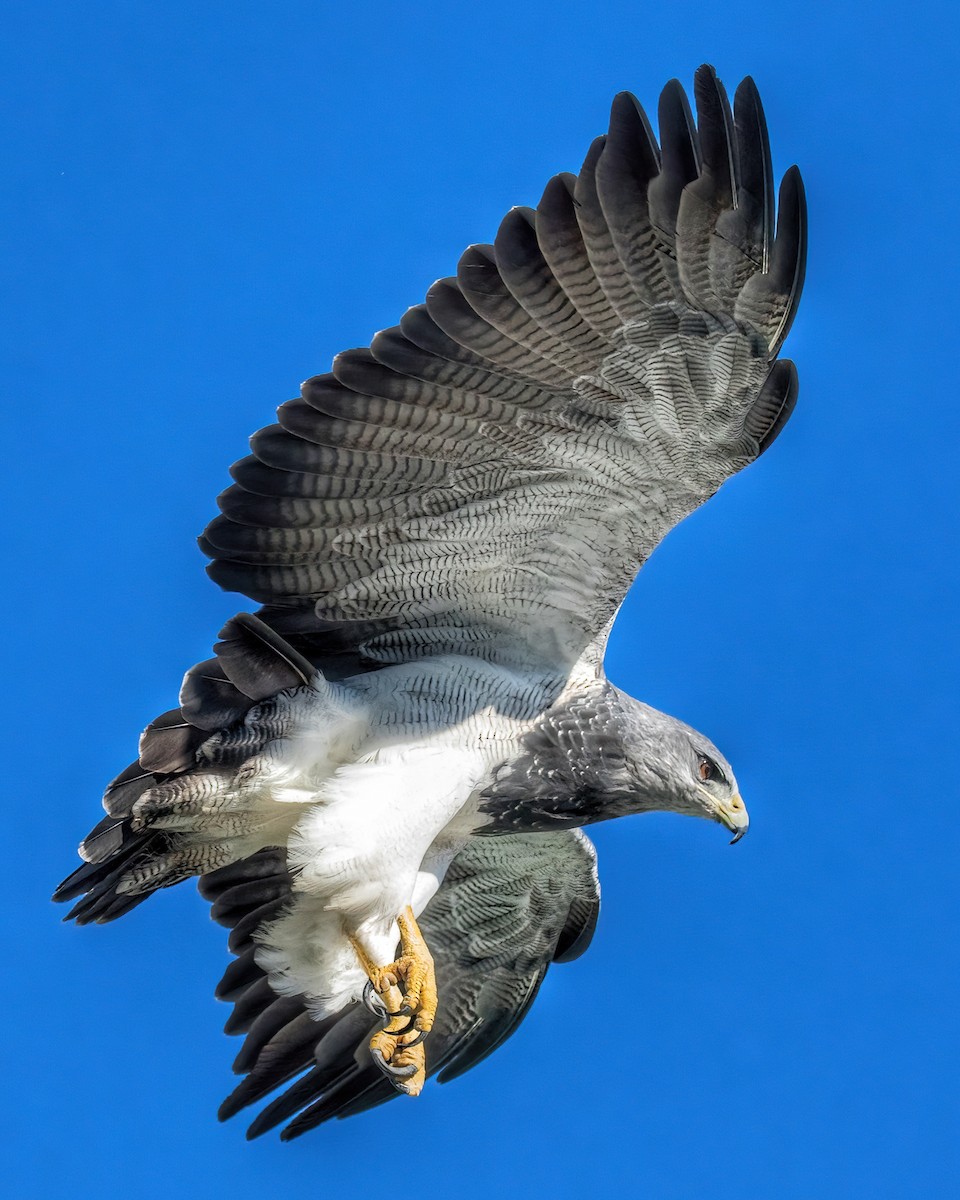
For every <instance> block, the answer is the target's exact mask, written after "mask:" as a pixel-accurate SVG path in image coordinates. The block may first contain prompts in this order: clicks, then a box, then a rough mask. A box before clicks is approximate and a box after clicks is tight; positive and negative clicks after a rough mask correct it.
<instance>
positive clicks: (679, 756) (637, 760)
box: [624, 699, 750, 844]
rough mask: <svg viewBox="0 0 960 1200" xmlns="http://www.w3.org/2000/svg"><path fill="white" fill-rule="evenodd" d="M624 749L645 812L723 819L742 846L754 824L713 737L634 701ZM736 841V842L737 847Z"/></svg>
mask: <svg viewBox="0 0 960 1200" xmlns="http://www.w3.org/2000/svg"><path fill="white" fill-rule="evenodd" d="M625 715H626V717H627V721H626V725H627V733H626V736H625V738H624V743H625V745H624V748H625V750H626V751H627V761H628V766H629V769H630V772H631V774H632V775H633V776H634V778H635V780H636V784H637V788H638V794H639V796H640V798H641V802H640V805H639V808H640V810H641V811H644V812H649V811H663V812H675V813H683V814H685V815H686V816H691V817H706V818H707V819H708V820H710V821H717V822H718V823H719V824H721V825H724V826H725V827H726V828H727V829H729V830H730V832H731V833H732V834H733V838H732V842H739V840H740V839H741V838H742V837H743V835H744V834H745V833H746V832H747V829H748V828H749V826H750V818H749V816H748V815H747V809H746V806H745V805H744V803H743V800H742V799H741V798H740V789H739V787H738V786H737V781H736V778H735V777H734V774H733V768H732V767H731V766H730V764H729V763H728V762H727V760H726V759H725V758H724V756H723V755H722V754H721V753H720V751H719V750H718V749H717V748H716V746H714V744H713V743H712V742H711V741H710V739H709V738H706V737H704V736H703V734H702V733H698V732H697V731H696V730H695V729H691V728H690V726H689V725H685V724H684V723H683V722H682V721H678V720H677V719H676V718H675V717H670V716H667V714H666V713H662V712H658V711H657V710H656V709H655V708H650V707H649V705H646V704H641V703H640V702H639V701H636V700H632V699H630V700H629V702H628V703H627V704H626V705H625ZM732 842H731V844H732Z"/></svg>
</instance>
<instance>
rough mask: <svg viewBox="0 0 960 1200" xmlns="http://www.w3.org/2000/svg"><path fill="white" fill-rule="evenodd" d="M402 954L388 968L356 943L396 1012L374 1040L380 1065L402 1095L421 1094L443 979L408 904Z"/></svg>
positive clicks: (369, 973) (378, 988)
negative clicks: (427, 1039) (426, 1047)
mask: <svg viewBox="0 0 960 1200" xmlns="http://www.w3.org/2000/svg"><path fill="white" fill-rule="evenodd" d="M397 925H398V926H399V929H400V956H399V957H398V958H397V960H396V961H395V962H392V963H389V964H388V965H387V966H379V965H378V964H376V963H374V962H372V961H371V960H370V958H369V956H368V955H367V953H366V951H365V949H364V948H363V946H362V945H361V944H360V943H359V941H358V940H357V939H356V938H354V937H352V936H351V938H350V941H351V942H352V944H353V948H354V950H355V951H356V953H357V958H358V959H359V960H360V964H361V966H362V967H363V969H364V971H365V972H366V975H367V978H368V979H369V980H370V982H371V984H372V985H373V988H374V990H375V991H376V993H377V995H378V996H379V997H380V1000H381V1001H382V1003H383V1005H384V1008H385V1009H386V1011H387V1012H388V1013H391V1014H394V1015H392V1016H390V1017H389V1018H388V1020H387V1023H386V1025H385V1026H384V1027H383V1029H378V1030H377V1032H376V1033H374V1035H373V1036H372V1037H371V1039H370V1053H371V1054H372V1055H373V1059H374V1061H375V1062H376V1063H377V1065H378V1066H379V1067H380V1068H381V1070H383V1071H384V1073H385V1074H386V1075H388V1076H389V1077H390V1080H391V1082H392V1083H393V1085H394V1087H396V1088H397V1090H398V1091H401V1092H405V1093H406V1094H407V1095H408V1096H417V1095H419V1094H420V1091H421V1090H422V1088H423V1085H424V1082H425V1080H426V1055H425V1052H424V1047H423V1044H422V1042H423V1038H424V1037H425V1036H426V1034H428V1033H429V1032H430V1030H431V1029H432V1028H433V1022H434V1019H435V1017H436V1013H437V1001H438V997H437V977H436V973H435V971H434V966H433V955H432V954H431V953H430V950H429V948H428V947H427V943H426V942H425V941H424V940H423V934H422V933H421V932H420V927H419V926H418V925H417V921H416V918H415V917H414V915H413V910H412V909H411V908H410V907H409V906H408V907H407V908H405V909H404V910H403V912H402V913H401V914H400V915H399V917H397Z"/></svg>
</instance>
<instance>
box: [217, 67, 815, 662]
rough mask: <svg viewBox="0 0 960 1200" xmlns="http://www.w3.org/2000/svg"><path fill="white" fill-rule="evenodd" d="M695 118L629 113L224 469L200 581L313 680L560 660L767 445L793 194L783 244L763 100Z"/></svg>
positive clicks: (796, 186)
mask: <svg viewBox="0 0 960 1200" xmlns="http://www.w3.org/2000/svg"><path fill="white" fill-rule="evenodd" d="M695 97H696V106H697V122H696V123H694V120H693V118H692V116H691V112H690V108H689V105H688V103H687V100H686V97H685V95H684V92H683V90H682V88H681V87H680V85H679V83H677V82H676V81H673V82H671V83H670V84H668V85H667V87H666V88H665V89H664V91H663V94H662V96H661V98H660V105H659V123H660V145H658V144H657V140H656V138H655V137H654V135H653V132H652V130H651V128H650V124H649V122H648V121H647V118H646V116H645V114H644V113H643V110H642V109H641V108H640V106H639V105H638V104H637V102H636V100H635V99H634V98H633V97H632V96H631V95H629V94H627V93H622V94H621V95H619V96H617V97H616V99H615V100H614V103H613V110H612V115H611V121H610V128H609V131H608V133H607V134H606V136H605V137H600V138H598V139H597V140H596V141H595V142H594V143H593V145H592V146H591V147H590V150H589V153H588V154H587V157H586V160H585V162H584V164H583V167H582V169H581V171H580V174H579V176H577V177H574V176H572V175H558V176H556V177H554V178H553V179H552V180H551V181H550V182H549V184H548V185H547V187H546V190H545V191H544V194H543V198H542V199H541V201H540V203H539V205H538V206H537V209H536V210H535V211H534V210H531V209H525V208H515V209H513V210H512V211H511V212H509V213H508V214H507V216H506V217H505V218H504V221H503V223H502V224H501V226H500V230H499V232H498V234H497V237H496V240H495V242H494V244H493V245H492V246H489V245H483V246H471V247H470V248H469V249H468V250H467V251H466V253H465V254H464V255H463V257H462V258H461V260H460V263H459V266H458V270H457V275H456V277H455V278H450V279H442V280H440V281H438V282H437V283H436V284H434V286H433V287H432V288H431V289H430V291H429V293H428V295H427V298H426V303H425V304H421V305H418V306H416V307H414V308H412V309H410V310H408V312H407V313H406V314H405V316H404V317H403V319H402V320H401V322H400V325H399V326H397V327H396V328H393V329H388V330H385V331H383V332H381V333H378V334H377V336H376V337H375V338H374V339H373V342H372V344H371V346H370V348H369V349H361V350H350V351H347V352H346V353H344V354H341V355H339V356H338V357H337V358H336V360H335V361H334V364H333V370H332V372H331V373H330V374H327V375H321V376H317V377H316V378H313V379H310V380H308V381H307V383H305V384H304V385H303V388H302V396H301V398H300V399H297V400H292V401H290V402H289V403H287V404H284V405H283V406H282V407H281V408H280V409H279V413H278V424H276V425H272V426H269V427H268V428H266V429H263V430H261V431H260V432H259V433H257V434H256V435H255V436H254V437H253V439H252V441H251V447H252V450H253V453H252V455H251V456H249V457H248V458H245V459H242V460H241V461H240V462H238V463H237V464H235V466H234V467H233V471H232V474H233V477H234V480H235V481H236V482H235V483H234V485H233V486H232V487H230V488H229V489H228V490H227V491H226V492H224V493H223V495H222V496H221V497H220V501H219V503H220V508H221V510H222V515H221V516H220V517H218V518H217V519H216V520H214V521H213V522H212V523H211V524H210V526H208V528H207V530H206V531H205V533H204V536H203V538H202V539H201V544H202V546H203V549H204V550H205V552H206V553H207V554H208V555H209V556H210V557H211V558H212V560H213V561H212V563H211V565H210V566H209V568H208V570H209V572H210V574H211V575H212V577H213V578H214V579H215V580H216V581H217V582H218V583H220V584H221V585H222V586H223V587H225V588H228V589H231V590H237V591H242V592H244V593H246V594H247V595H248V596H250V597H252V598H253V599H254V600H256V601H258V602H260V603H261V604H262V605H264V608H263V609H262V610H261V613H260V615H261V616H262V617H263V618H264V620H265V621H267V623H268V624H270V625H272V627H273V628H274V629H275V630H277V631H278V632H280V633H282V634H283V635H284V636H285V637H286V638H287V639H288V640H289V641H290V643H291V644H292V645H294V646H295V647H296V648H297V649H299V650H300V651H302V652H303V653H305V654H306V655H307V656H308V657H309V658H311V659H312V660H313V661H314V662H317V663H319V664H320V665H321V666H322V669H323V670H324V671H325V672H326V673H328V674H333V673H334V672H335V671H336V668H337V664H338V661H339V662H342V666H343V673H349V672H354V671H356V670H357V669H360V668H362V667H364V666H376V665H379V664H381V663H385V662H395V661H401V660H404V659H408V658H414V657H417V656H418V655H421V654H425V653H436V652H438V651H451V650H452V651H459V652H467V653H479V654H483V655H485V656H488V657H501V656H507V655H511V654H514V655H515V654H521V655H523V656H524V657H529V656H530V655H531V654H535V655H537V656H538V657H540V658H541V659H542V661H544V662H546V663H549V664H555V665H557V666H558V667H563V666H564V665H565V664H569V663H570V662H572V661H574V660H576V659H577V658H578V657H579V656H580V655H581V654H582V653H583V652H584V650H585V649H586V648H587V647H589V646H591V645H594V644H597V643H598V642H600V641H601V640H602V638H603V637H604V636H605V631H606V629H607V627H608V625H609V622H610V620H611V618H612V616H613V614H614V613H615V611H616V609H617V607H618V605H619V603H620V601H621V600H622V598H623V596H624V594H625V592H626V590H627V588H628V587H629V585H630V583H631V581H632V580H633V578H634V576H635V574H636V572H637V570H638V569H639V567H640V566H641V565H642V563H643V562H644V561H645V559H646V558H647V556H648V555H649V554H650V553H651V552H652V550H653V549H654V547H655V546H656V545H657V543H658V542H659V541H660V539H661V538H662V537H663V536H664V535H665V534H666V532H667V531H668V530H669V529H670V528H671V527H672V526H673V525H674V524H676V523H677V522H678V521H679V520H681V519H682V518H683V517H684V516H686V515H687V514H688V513H690V512H691V511H692V510H693V509H694V508H696V507H697V506H698V505H699V504H701V503H702V502H703V501H704V500H705V499H706V498H707V497H709V496H710V495H712V493H713V492H714V491H715V490H716V489H717V488H718V487H719V486H720V484H721V483H722V482H723V481H724V480H725V479H727V478H728V477H729V476H730V475H732V474H734V473H735V472H736V471H738V470H740V469H741V468H742V467H743V466H745V465H746V464H747V463H749V462H750V461H752V460H753V459H754V458H756V457H757V456H758V455H759V454H760V453H762V451H763V450H764V449H766V447H767V446H768V445H769V444H770V443H771V442H772V441H773V439H774V438H775V437H776V435H777V434H778V432H779V431H780V429H781V428H782V426H783V424H784V422H785V421H786V419H787V417H788V416H789V413H790V411H791V409H792V407H793V404H794V402H795V398H796V390H797V384H796V373H795V370H794V368H793V364H792V363H789V362H787V361H783V360H781V361H779V362H778V361H777V360H776V356H777V353H778V351H779V349H780V347H781V344H782V342H783V339H784V337H785V336H786V333H787V330H788V328H789V325H790V322H791V320H792V318H793V314H794V312H795V309H796V305H797V302H798V299H799V294H800V288H801V285H802V281H803V272H804V258H805V208H804V200H803V191H802V185H801V181H800V176H799V173H798V172H797V170H796V168H791V169H790V170H789V171H788V172H787V174H786V175H785V176H784V179H783V182H782V185H781V188H780V198H779V216H778V219H777V223H776V234H775V235H774V198H773V176H772V169H771V161H770V150H769V144H768V140H767V133H766V126H765V122H764V117H763V113H762V109H761V106H760V101H759V98H758V95H757V91H756V88H755V86H754V84H753V82H752V80H750V79H747V80H744V82H743V83H742V84H741V85H740V87H739V88H738V89H737V93H736V97H735V103H734V106H733V111H732V112H731V109H730V105H729V103H728V100H727V97H726V94H725V92H724V90H723V87H722V85H721V84H720V83H719V81H718V79H717V77H716V74H715V73H714V71H713V70H712V68H710V67H701V68H700V70H699V71H698V72H697V75H696V81H695ZM599 649H602V646H599V647H598V650H599Z"/></svg>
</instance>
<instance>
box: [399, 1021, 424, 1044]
mask: <svg viewBox="0 0 960 1200" xmlns="http://www.w3.org/2000/svg"><path fill="white" fill-rule="evenodd" d="M412 1024H413V1023H412V1022H411V1027H412ZM429 1032H430V1030H429V1029H421V1030H420V1032H419V1033H418V1034H417V1036H416V1037H415V1038H414V1039H413V1041H412V1042H404V1043H403V1049H404V1050H410V1049H412V1047H414V1046H419V1045H420V1043H421V1042H422V1041H423V1040H424V1038H425V1037H426V1036H427V1034H428V1033H429Z"/></svg>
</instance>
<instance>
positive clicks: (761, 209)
mask: <svg viewBox="0 0 960 1200" xmlns="http://www.w3.org/2000/svg"><path fill="white" fill-rule="evenodd" d="M733 114H734V124H735V125H736V130H737V144H738V147H739V157H740V187H741V192H742V193H743V194H744V197H745V198H746V197H749V202H750V204H751V205H752V206H755V210H756V211H755V214H752V220H753V223H754V225H755V226H756V228H757V232H758V233H759V237H758V241H759V243H760V247H761V262H760V269H761V270H762V271H766V270H767V269H768V266H769V261H770V247H771V244H772V242H773V210H774V196H773V160H772V158H771V155H770V137H769V134H768V132H767V119H766V117H765V116H764V112H763V105H762V104H761V102H760V93H759V92H758V91H757V85H756V84H755V83H754V81H753V79H752V78H751V77H750V76H749V75H748V76H747V77H746V78H745V79H743V80H742V81H741V83H740V85H739V87H738V88H737V90H736V93H735V94H734V98H733Z"/></svg>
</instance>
